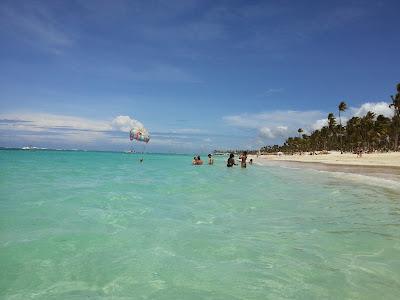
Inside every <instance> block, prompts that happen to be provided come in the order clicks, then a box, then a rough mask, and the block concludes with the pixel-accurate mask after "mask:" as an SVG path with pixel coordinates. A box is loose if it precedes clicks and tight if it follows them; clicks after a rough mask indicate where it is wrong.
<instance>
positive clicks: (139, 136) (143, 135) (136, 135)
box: [129, 128, 150, 144]
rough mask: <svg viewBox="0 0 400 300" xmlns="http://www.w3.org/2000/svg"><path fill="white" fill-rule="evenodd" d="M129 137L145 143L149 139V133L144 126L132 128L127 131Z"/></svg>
mask: <svg viewBox="0 0 400 300" xmlns="http://www.w3.org/2000/svg"><path fill="white" fill-rule="evenodd" d="M129 139H130V140H131V141H133V140H137V141H139V142H145V143H146V144H147V143H148V142H149V141H150V135H149V132H148V131H147V130H146V129H145V128H132V129H131V131H130V132H129Z"/></svg>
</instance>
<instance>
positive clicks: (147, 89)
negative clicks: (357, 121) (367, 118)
mask: <svg viewBox="0 0 400 300" xmlns="http://www.w3.org/2000/svg"><path fill="white" fill-rule="evenodd" d="M399 10H400V2H399V1H367V0H363V1H352V0H347V1H285V0H282V1H235V0H232V1H205V0H204V1H192V0H182V1H173V0H170V1H118V0H114V1H105V0H104V1H103V0H96V1H91V0H70V1H60V0H55V1H33V0H32V1H15V0H13V1H7V0H1V1H0V45H1V46H0V146H2V147H22V146H26V145H33V146H36V147H50V148H62V149H87V150H117V151H120V150H121V151H123V150H127V149H130V147H131V146H133V147H134V148H137V149H138V150H140V149H141V147H142V145H141V144H136V143H133V145H131V143H130V141H129V134H128V131H129V128H131V127H134V126H139V125H140V126H141V125H142V124H143V126H145V127H146V128H147V129H148V130H149V132H150V134H151V140H150V142H149V144H148V145H147V151H151V152H178V153H199V152H202V153H203V152H208V151H211V150H213V149H221V148H223V149H244V148H247V149H257V148H259V147H261V146H264V145H270V144H275V143H281V142H282V141H284V139H285V138H287V137H288V136H293V135H296V132H297V129H298V128H299V127H301V128H303V129H304V130H305V132H311V131H312V130H315V129H318V128H320V127H321V126H323V125H324V122H325V121H324V119H325V118H326V116H327V115H328V113H329V112H333V113H335V114H336V115H337V105H338V103H339V102H340V101H345V102H346V103H347V104H348V106H349V109H348V110H347V111H346V112H345V114H344V119H348V118H350V117H351V116H353V115H360V116H361V115H363V114H365V113H366V112H367V111H368V110H372V111H374V112H376V113H378V114H379V113H382V114H384V115H386V116H390V115H391V113H392V112H391V110H390V109H389V108H388V105H387V104H388V103H389V101H390V95H391V94H394V93H395V86H396V84H397V83H398V82H399V81H400V68H399V66H398V57H399V56H398V54H399V53H400V35H399V32H398V29H399V26H398V24H399V17H398V11H399Z"/></svg>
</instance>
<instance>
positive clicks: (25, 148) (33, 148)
mask: <svg viewBox="0 0 400 300" xmlns="http://www.w3.org/2000/svg"><path fill="white" fill-rule="evenodd" d="M21 149H22V150H38V149H39V148H38V147H32V146H25V147H22V148H21Z"/></svg>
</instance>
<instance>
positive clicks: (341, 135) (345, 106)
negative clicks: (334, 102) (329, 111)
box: [338, 101, 347, 153]
mask: <svg viewBox="0 0 400 300" xmlns="http://www.w3.org/2000/svg"><path fill="white" fill-rule="evenodd" d="M338 109H339V123H340V153H343V138H342V137H343V132H342V117H341V116H340V112H344V111H345V110H346V109H347V104H346V102H344V101H342V102H340V103H339V106H338Z"/></svg>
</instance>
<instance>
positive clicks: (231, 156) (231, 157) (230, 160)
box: [226, 153, 236, 168]
mask: <svg viewBox="0 0 400 300" xmlns="http://www.w3.org/2000/svg"><path fill="white" fill-rule="evenodd" d="M226 166H227V167H228V168H231V167H233V166H236V163H235V155H234V154H233V153H231V154H229V158H228V161H227V162H226Z"/></svg>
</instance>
